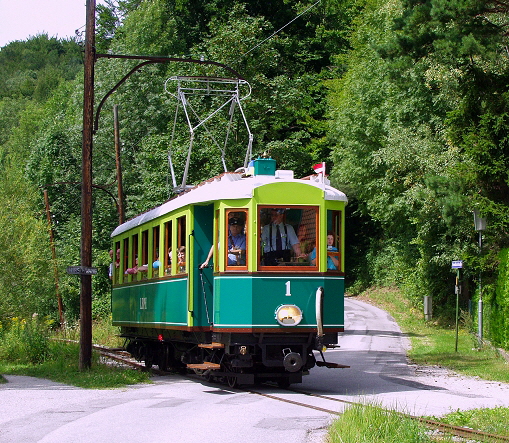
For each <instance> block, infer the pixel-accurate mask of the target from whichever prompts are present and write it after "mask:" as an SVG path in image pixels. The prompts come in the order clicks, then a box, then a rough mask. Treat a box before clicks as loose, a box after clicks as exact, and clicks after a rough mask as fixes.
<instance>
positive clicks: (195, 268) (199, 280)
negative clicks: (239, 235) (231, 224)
mask: <svg viewBox="0 0 509 443" xmlns="http://www.w3.org/2000/svg"><path fill="white" fill-rule="evenodd" d="M213 229H214V205H213V204H210V205H207V206H194V229H193V235H192V236H191V237H192V241H193V242H194V247H193V251H194V254H193V255H194V257H193V260H192V265H191V266H192V269H189V272H190V275H192V278H193V288H194V290H193V298H194V300H193V318H194V321H193V325H194V326H209V325H211V324H212V315H213V312H214V310H213V287H214V286H213V284H214V282H213V269H212V266H210V265H209V267H207V268H204V269H202V270H200V269H199V268H200V265H201V264H202V263H203V262H204V261H205V259H206V258H207V255H208V253H209V251H210V247H211V246H212V241H213V237H214V235H213V234H214V232H213ZM210 263H211V264H212V260H211V262H210Z"/></svg>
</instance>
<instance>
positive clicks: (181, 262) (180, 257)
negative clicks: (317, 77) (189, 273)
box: [177, 246, 186, 274]
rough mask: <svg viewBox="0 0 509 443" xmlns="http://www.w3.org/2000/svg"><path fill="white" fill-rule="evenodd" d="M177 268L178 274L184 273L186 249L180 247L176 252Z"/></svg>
mask: <svg viewBox="0 0 509 443" xmlns="http://www.w3.org/2000/svg"><path fill="white" fill-rule="evenodd" d="M177 266H178V270H179V273H181V274H182V273H184V272H186V247H185V246H181V247H180V248H178V252H177Z"/></svg>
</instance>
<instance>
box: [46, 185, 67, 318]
mask: <svg viewBox="0 0 509 443" xmlns="http://www.w3.org/2000/svg"><path fill="white" fill-rule="evenodd" d="M44 204H45V205H46V218H47V220H48V230H49V242H50V245H51V257H52V259H53V274H54V275H55V292H56V295H57V303H58V316H59V318H60V327H62V326H64V324H65V321H64V306H63V304H62V297H61V295H60V289H59V285H58V266H57V252H56V249H55V239H54V237H53V226H52V223H51V211H50V206H49V198H48V190H47V189H45V190H44Z"/></svg>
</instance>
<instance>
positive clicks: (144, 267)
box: [138, 230, 148, 279]
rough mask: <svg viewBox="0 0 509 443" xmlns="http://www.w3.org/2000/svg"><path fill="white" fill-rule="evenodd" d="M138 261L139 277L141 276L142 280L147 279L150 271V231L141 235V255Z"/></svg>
mask: <svg viewBox="0 0 509 443" xmlns="http://www.w3.org/2000/svg"><path fill="white" fill-rule="evenodd" d="M138 260H139V263H138V275H139V276H141V279H146V278H147V271H148V230H145V231H142V233H141V254H140V256H139V257H138Z"/></svg>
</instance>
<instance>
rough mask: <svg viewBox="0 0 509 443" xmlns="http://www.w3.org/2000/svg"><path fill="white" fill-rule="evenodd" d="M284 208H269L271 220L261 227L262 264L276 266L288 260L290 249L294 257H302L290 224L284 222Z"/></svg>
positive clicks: (297, 240) (290, 254)
mask: <svg viewBox="0 0 509 443" xmlns="http://www.w3.org/2000/svg"><path fill="white" fill-rule="evenodd" d="M284 216H285V210H284V209H282V208H274V209H272V210H271V222H270V223H269V224H267V225H265V226H264V227H263V228H262V244H263V265H264V266H278V265H279V263H281V262H290V261H291V257H292V250H293V252H294V253H295V256H296V257H304V256H305V254H302V252H301V250H300V242H299V239H298V237H297V235H296V234H295V230H294V229H293V226H292V225H289V224H286V223H284Z"/></svg>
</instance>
